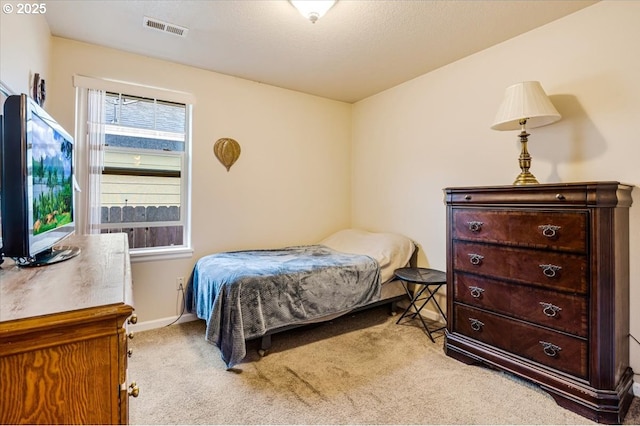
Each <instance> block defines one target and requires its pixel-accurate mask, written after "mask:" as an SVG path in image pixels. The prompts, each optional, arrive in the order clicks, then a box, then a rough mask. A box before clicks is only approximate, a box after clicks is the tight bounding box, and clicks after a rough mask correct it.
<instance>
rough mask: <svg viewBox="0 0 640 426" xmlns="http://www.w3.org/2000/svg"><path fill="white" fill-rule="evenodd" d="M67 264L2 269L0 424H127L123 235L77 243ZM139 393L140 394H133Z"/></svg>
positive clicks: (127, 279) (76, 239)
mask: <svg viewBox="0 0 640 426" xmlns="http://www.w3.org/2000/svg"><path fill="white" fill-rule="evenodd" d="M65 244H69V245H75V246H78V247H80V249H81V253H80V254H79V255H78V256H77V257H75V258H72V259H70V260H66V261H64V262H60V263H57V264H52V265H48V266H42V267H33V268H18V267H17V266H15V265H14V264H13V261H11V260H7V259H5V263H4V264H3V265H2V267H1V268H0V383H2V385H1V387H0V423H2V424H25V423H28V424H36V423H37V424H43V423H47V424H61V423H64V424H126V423H127V422H128V401H127V399H128V397H129V395H128V393H129V390H130V389H131V390H132V389H133V388H129V387H128V386H129V384H128V383H127V351H128V348H127V340H128V337H127V333H126V325H127V322H129V321H131V322H135V315H132V313H133V308H132V298H131V272H130V263H129V251H128V243H127V239H126V235H125V234H104V235H94V236H73V237H71V238H70V239H69V240H68V241H65ZM136 392H137V389H136Z"/></svg>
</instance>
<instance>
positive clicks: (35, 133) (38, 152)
mask: <svg viewBox="0 0 640 426" xmlns="http://www.w3.org/2000/svg"><path fill="white" fill-rule="evenodd" d="M3 113H4V114H3V116H2V143H1V151H0V153H1V157H0V158H1V159H2V161H1V167H2V168H1V173H0V191H1V192H0V207H1V215H0V221H1V222H2V256H4V257H10V258H13V259H14V260H15V262H16V264H18V265H19V266H41V265H47V264H50V263H55V262H60V261H63V260H67V259H70V258H72V257H74V256H75V255H77V254H78V253H79V249H78V248H77V247H73V246H66V245H62V244H63V241H62V240H63V239H64V238H65V237H67V236H69V235H71V234H72V233H74V231H75V221H74V207H75V206H74V202H75V197H74V191H73V166H74V158H73V157H74V144H73V138H72V137H71V136H70V135H69V134H68V133H67V132H66V131H65V130H64V129H63V128H62V127H61V126H60V125H59V124H58V123H57V122H56V121H55V120H54V119H53V118H52V117H51V116H50V115H49V114H48V113H47V112H46V111H45V110H44V109H42V108H41V107H40V106H39V105H38V104H37V103H36V102H34V101H33V100H32V99H31V98H29V97H28V96H27V95H25V94H22V95H12V96H9V97H7V99H6V100H5V102H4V108H3Z"/></svg>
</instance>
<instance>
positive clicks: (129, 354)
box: [127, 349, 133, 358]
mask: <svg viewBox="0 0 640 426" xmlns="http://www.w3.org/2000/svg"><path fill="white" fill-rule="evenodd" d="M127 356H128V357H129V358H131V357H132V356H133V349H129V350H127Z"/></svg>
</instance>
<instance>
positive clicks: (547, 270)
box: [538, 264, 562, 278]
mask: <svg viewBox="0 0 640 426" xmlns="http://www.w3.org/2000/svg"><path fill="white" fill-rule="evenodd" d="M538 266H539V267H541V268H542V273H543V274H544V275H545V276H546V277H547V278H553V277H555V276H556V272H558V271H559V270H560V269H562V266H558V265H551V264H548V265H538Z"/></svg>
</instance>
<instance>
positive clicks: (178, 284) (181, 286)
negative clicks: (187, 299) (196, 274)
mask: <svg viewBox="0 0 640 426" xmlns="http://www.w3.org/2000/svg"><path fill="white" fill-rule="evenodd" d="M176 290H177V291H180V290H184V277H178V278H176Z"/></svg>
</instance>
